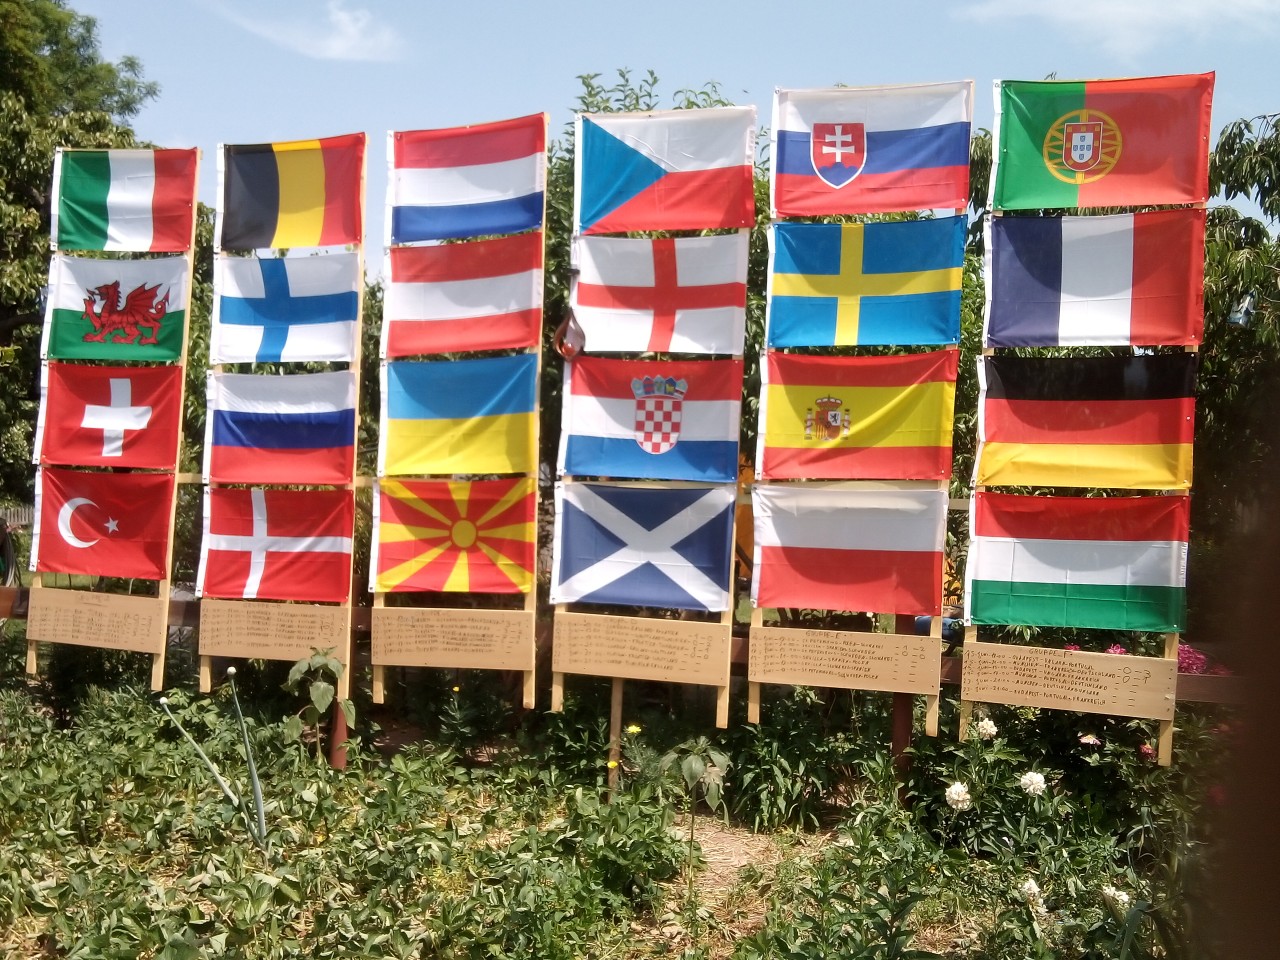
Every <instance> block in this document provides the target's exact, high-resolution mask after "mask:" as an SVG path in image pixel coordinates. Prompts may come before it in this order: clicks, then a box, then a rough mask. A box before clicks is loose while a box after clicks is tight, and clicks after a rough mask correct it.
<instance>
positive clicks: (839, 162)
mask: <svg viewBox="0 0 1280 960" xmlns="http://www.w3.org/2000/svg"><path fill="white" fill-rule="evenodd" d="M972 123H973V81H972V80H960V81H956V82H952V83H921V84H906V85H901V86H888V87H831V88H828V89H818V90H778V91H777V92H776V93H775V95H774V101H773V125H772V127H771V128H770V130H771V134H770V137H771V139H772V141H773V175H772V179H771V182H770V187H771V191H770V212H771V214H772V216H773V217H774V218H775V219H776V218H778V217H807V216H822V215H825V214H853V213H886V212H892V211H898V210H935V209H958V208H962V207H966V206H968V204H969V137H970V128H971V126H972Z"/></svg>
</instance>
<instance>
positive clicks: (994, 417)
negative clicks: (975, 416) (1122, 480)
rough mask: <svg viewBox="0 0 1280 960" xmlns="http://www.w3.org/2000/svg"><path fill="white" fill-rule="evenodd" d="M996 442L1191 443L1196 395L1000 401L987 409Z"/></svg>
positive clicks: (986, 428)
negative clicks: (1148, 397)
mask: <svg viewBox="0 0 1280 960" xmlns="http://www.w3.org/2000/svg"><path fill="white" fill-rule="evenodd" d="M982 417H983V434H984V436H985V438H986V439H987V440H989V441H991V442H993V443H1099V444H1150V443H1165V444H1169V443H1191V442H1192V435H1193V433H1194V430H1195V399H1194V398H1193V397H1175V398H1172V399H1169V400H1083V399H1082V400H1072V401H1067V400H995V399H991V398H990V397H988V398H987V401H986V403H985V404H984V405H983V408H982Z"/></svg>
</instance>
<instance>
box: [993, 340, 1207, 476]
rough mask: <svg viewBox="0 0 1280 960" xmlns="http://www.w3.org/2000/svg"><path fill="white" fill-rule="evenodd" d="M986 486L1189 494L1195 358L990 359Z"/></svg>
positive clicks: (1182, 354) (1186, 356)
mask: <svg viewBox="0 0 1280 960" xmlns="http://www.w3.org/2000/svg"><path fill="white" fill-rule="evenodd" d="M978 372H979V383H980V389H981V400H980V404H979V406H980V410H981V413H980V417H979V421H978V440H979V445H978V469H977V476H976V478H975V479H976V482H977V483H980V484H997V485H999V484H1010V485H1017V486H1036V487H1120V488H1123V489H1133V490H1175V489H1186V488H1188V487H1190V486H1191V441H1192V434H1193V431H1194V428H1195V380H1196V355H1195V354H1193V353H1177V354H1163V355H1159V356H1138V357H1048V358H1040V357H1035V358H1028V357H986V358H984V359H983V361H982V365H981V366H980V367H979V370H978Z"/></svg>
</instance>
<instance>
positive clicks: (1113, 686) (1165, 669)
mask: <svg viewBox="0 0 1280 960" xmlns="http://www.w3.org/2000/svg"><path fill="white" fill-rule="evenodd" d="M1177 682H1178V661H1176V660H1171V659H1169V660H1167V659H1162V658H1158V657H1135V656H1122V655H1118V654H1110V653H1085V652H1083V651H1080V650H1055V649H1049V648H1045V647H1017V646H1010V645H1008V644H1002V643H977V642H972V641H969V642H966V643H965V645H964V676H963V679H962V681H961V685H960V697H961V699H962V700H975V701H979V702H982V703H1006V704H1010V705H1012V706H1018V707H1047V708H1049V709H1053V710H1075V711H1079V712H1081V713H1106V714H1113V715H1115V716H1120V717H1147V718H1149V719H1153V720H1172V719H1173V710H1174V701H1175V690H1176V687H1177Z"/></svg>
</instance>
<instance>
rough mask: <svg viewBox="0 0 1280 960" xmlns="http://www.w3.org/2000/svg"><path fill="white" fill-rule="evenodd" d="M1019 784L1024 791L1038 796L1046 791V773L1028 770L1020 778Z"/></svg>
mask: <svg viewBox="0 0 1280 960" xmlns="http://www.w3.org/2000/svg"><path fill="white" fill-rule="evenodd" d="M1018 786H1020V787H1021V788H1022V792H1023V793H1027V794H1030V795H1031V796H1033V797H1038V796H1040V794H1042V793H1044V774H1042V773H1036V771H1034V770H1028V771H1027V772H1026V773H1024V774H1023V775H1022V776H1021V777H1020V778H1019V779H1018Z"/></svg>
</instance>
